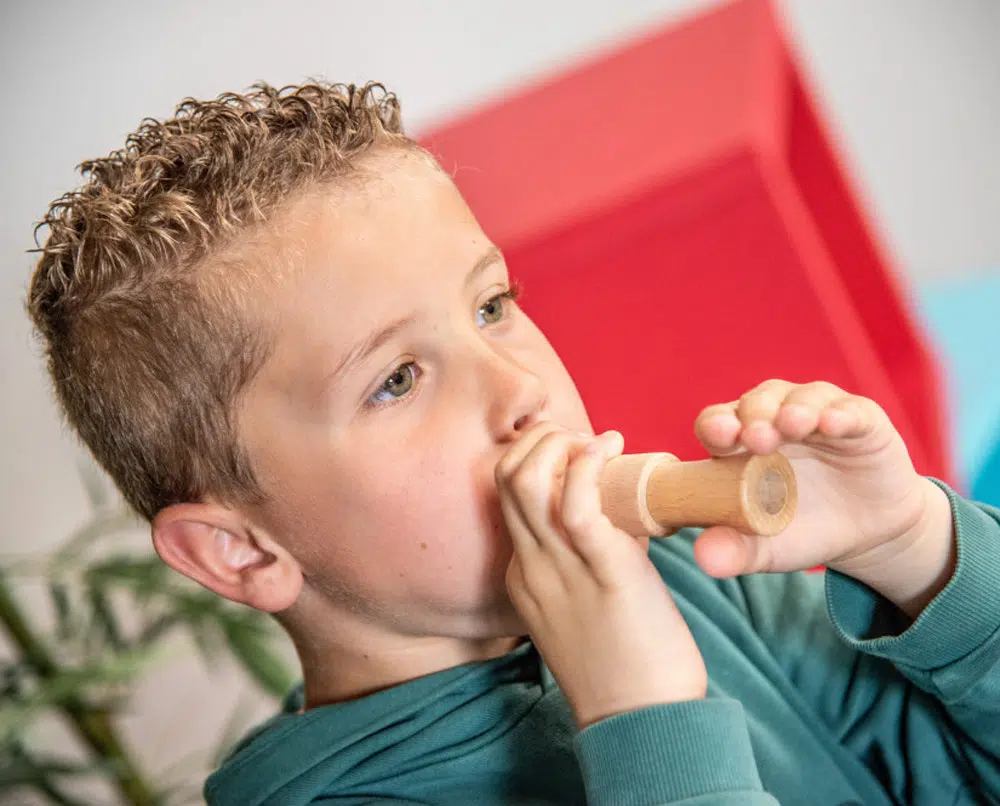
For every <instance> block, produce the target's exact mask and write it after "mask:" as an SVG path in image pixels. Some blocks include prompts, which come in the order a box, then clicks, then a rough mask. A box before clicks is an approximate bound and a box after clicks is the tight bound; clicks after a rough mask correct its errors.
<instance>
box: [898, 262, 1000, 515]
mask: <svg viewBox="0 0 1000 806" xmlns="http://www.w3.org/2000/svg"><path fill="white" fill-rule="evenodd" d="M917 303H918V306H919V308H920V309H921V310H922V311H923V313H924V316H925V318H926V321H927V324H928V326H929V329H930V332H931V335H932V340H933V342H934V343H935V344H936V345H937V348H938V351H939V353H940V355H941V358H942V360H943V361H944V365H945V372H946V378H947V384H948V392H949V400H950V401H951V420H952V435H953V438H954V444H955V450H956V465H957V472H958V475H959V478H960V479H961V480H962V482H963V484H962V486H963V487H964V488H965V489H968V490H969V491H970V493H971V495H972V496H973V497H974V498H975V499H977V500H979V501H985V502H987V503H992V504H997V505H1000V372H998V371H997V352H998V348H1000V272H993V273H989V274H984V275H981V276H977V277H974V278H966V279H962V280H955V281H947V282H937V283H928V284H926V285H924V286H923V287H921V288H919V289H918V298H917Z"/></svg>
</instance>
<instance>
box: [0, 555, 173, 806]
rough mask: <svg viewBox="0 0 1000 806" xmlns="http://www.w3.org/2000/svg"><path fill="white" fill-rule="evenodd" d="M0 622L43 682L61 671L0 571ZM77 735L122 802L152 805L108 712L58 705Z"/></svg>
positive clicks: (74, 703)
mask: <svg viewBox="0 0 1000 806" xmlns="http://www.w3.org/2000/svg"><path fill="white" fill-rule="evenodd" d="M0 622H3V625H4V627H6V629H7V632H8V633H9V634H10V636H11V638H12V639H13V640H14V643H15V644H17V646H18V647H19V648H20V650H21V652H22V654H23V656H24V660H25V661H26V662H27V663H28V664H30V665H31V667H32V668H33V669H34V670H35V672H37V673H38V676H39V677H41V678H43V679H49V678H52V677H55V676H56V675H57V674H59V672H60V671H61V669H60V668H59V665H58V664H57V663H56V662H55V660H53V658H52V656H51V655H50V654H49V652H48V650H47V649H46V648H45V646H44V645H43V644H42V642H41V641H40V640H39V639H38V638H37V637H36V633H35V632H34V631H33V630H32V628H31V626H30V625H29V624H28V622H27V619H26V618H25V616H24V613H23V612H22V611H21V608H20V607H19V606H18V603H17V601H16V600H15V599H14V595H13V592H12V591H11V590H10V588H9V587H8V585H7V580H6V578H5V576H4V574H3V572H2V570H0ZM61 709H62V711H63V713H64V714H65V715H66V716H67V717H68V718H69V720H70V723H71V724H72V725H73V728H74V729H75V730H76V733H77V735H78V736H79V737H80V738H81V739H82V740H83V741H84V743H86V744H87V746H88V747H90V749H91V750H93V751H94V753H96V754H97V756H98V758H100V759H101V760H102V761H106V762H108V763H109V766H110V767H111V768H112V774H113V775H114V776H115V786H116V787H117V789H118V791H119V793H121V795H122V797H123V798H124V799H125V801H126V802H127V803H129V804H131V805H132V806H155V804H156V803H157V798H156V796H155V795H154V794H153V790H152V789H151V788H150V786H149V785H148V784H147V783H146V781H145V779H144V778H143V776H142V773H141V772H140V771H139V768H138V765H137V764H136V762H135V761H134V760H133V759H132V758H131V756H130V754H129V752H128V751H127V749H126V748H125V746H124V745H123V743H122V741H121V739H120V738H119V737H118V733H117V731H116V730H115V726H114V722H113V721H112V719H111V715H110V713H108V711H107V710H106V709H103V708H95V707H93V706H91V705H89V704H87V703H86V702H84V701H83V700H81V699H79V698H77V697H73V698H71V699H69V700H67V701H66V702H64V703H63V704H62V705H61Z"/></svg>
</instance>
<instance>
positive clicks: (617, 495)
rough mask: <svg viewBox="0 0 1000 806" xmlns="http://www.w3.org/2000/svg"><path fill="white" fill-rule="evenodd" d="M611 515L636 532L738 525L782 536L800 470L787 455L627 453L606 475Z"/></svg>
mask: <svg viewBox="0 0 1000 806" xmlns="http://www.w3.org/2000/svg"><path fill="white" fill-rule="evenodd" d="M600 490H601V506H602V509H603V510H604V514H605V515H607V516H608V519H609V520H610V521H611V522H612V523H613V524H614V525H615V526H617V527H618V528H619V529H621V530H622V531H625V532H628V533H629V534H632V535H635V536H636V537H645V536H647V535H649V536H653V537H662V536H663V535H668V534H671V533H672V532H675V531H676V530H677V529H680V528H681V527H684V526H732V527H733V528H734V529H738V530H739V531H741V532H744V533H749V534H757V535H768V536H771V535H776V534H778V532H780V531H781V530H782V529H784V528H785V527H786V526H787V525H788V523H789V522H790V521H791V519H792V517H793V516H794V515H795V505H796V502H797V500H798V492H797V488H796V486H795V473H794V472H793V471H792V466H791V465H790V464H789V462H788V459H786V458H785V457H784V456H782V455H781V454H780V453H773V454H770V455H769V456H755V455H752V454H747V453H743V454H737V455H735V456H725V457H719V458H713V459H703V460H700V461H697V462H681V461H679V460H678V459H677V457H676V456H673V455H672V454H669V453H637V454H623V455H621V456H616V457H614V458H613V459H611V460H610V461H609V462H608V463H607V465H606V466H605V468H604V472H603V474H602V475H601V479H600Z"/></svg>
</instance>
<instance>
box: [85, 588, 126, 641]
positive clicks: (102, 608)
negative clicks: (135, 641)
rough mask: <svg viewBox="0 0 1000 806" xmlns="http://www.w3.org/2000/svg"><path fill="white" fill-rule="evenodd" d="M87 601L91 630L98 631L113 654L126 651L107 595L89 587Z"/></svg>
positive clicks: (120, 630) (123, 639)
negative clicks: (91, 614)
mask: <svg viewBox="0 0 1000 806" xmlns="http://www.w3.org/2000/svg"><path fill="white" fill-rule="evenodd" d="M87 599H88V601H89V602H90V607H91V609H92V611H93V621H92V622H91V626H92V628H94V629H96V630H98V631H100V633H101V635H102V636H103V637H104V638H105V639H106V640H107V642H108V645H109V646H110V647H111V648H112V649H113V650H114V651H115V652H121V651H123V650H124V649H126V648H127V646H128V642H127V641H126V640H125V638H124V637H123V635H122V629H121V625H120V624H119V623H118V616H117V615H116V614H115V611H114V608H113V607H112V606H111V602H110V600H109V599H108V596H107V594H106V593H105V592H104V591H103V590H102V589H101V588H99V587H91V588H90V589H89V590H88V591H87Z"/></svg>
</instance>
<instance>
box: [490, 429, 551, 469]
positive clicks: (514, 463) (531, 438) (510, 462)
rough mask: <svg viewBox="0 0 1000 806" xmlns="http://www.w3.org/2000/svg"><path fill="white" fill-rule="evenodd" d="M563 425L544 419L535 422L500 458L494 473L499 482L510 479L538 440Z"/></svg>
mask: <svg viewBox="0 0 1000 806" xmlns="http://www.w3.org/2000/svg"><path fill="white" fill-rule="evenodd" d="M559 430H561V427H560V426H558V425H556V424H555V423H553V422H552V421H551V420H544V421H541V422H538V423H535V424H534V425H532V426H531V428H529V429H528V430H527V431H525V432H524V433H523V434H522V435H521V436H520V437H519V438H518V440H517V441H516V442H515V443H514V444H512V445H511V446H510V447H509V448H508V449H507V452H506V453H505V454H504V455H503V456H502V457H501V458H500V461H499V462H497V466H496V469H495V471H494V475H495V476H496V480H497V484H498V485H499V484H506V483H507V481H508V479H510V477H511V476H513V475H514V473H515V472H516V471H517V469H518V468H519V467H520V466H521V463H522V462H523V461H524V457H525V456H527V455H528V454H529V453H530V452H531V449H532V448H534V447H535V445H536V444H538V441H539V440H540V439H541V438H542V437H544V436H545V435H546V434H549V433H552V432H553V431H559Z"/></svg>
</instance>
